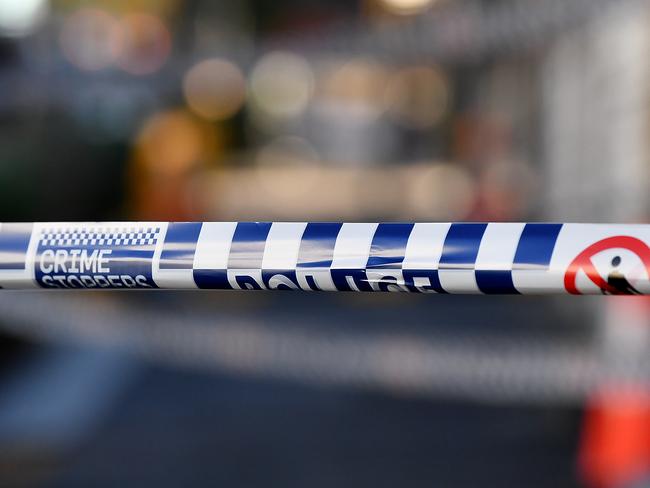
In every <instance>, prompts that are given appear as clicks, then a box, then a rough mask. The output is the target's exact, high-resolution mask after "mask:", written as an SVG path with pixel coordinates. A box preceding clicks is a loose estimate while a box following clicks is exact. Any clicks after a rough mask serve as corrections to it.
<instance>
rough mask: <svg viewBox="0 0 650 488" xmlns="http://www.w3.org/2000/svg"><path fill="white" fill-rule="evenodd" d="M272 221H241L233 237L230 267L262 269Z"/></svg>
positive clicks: (229, 259) (229, 260)
mask: <svg viewBox="0 0 650 488" xmlns="http://www.w3.org/2000/svg"><path fill="white" fill-rule="evenodd" d="M270 230H271V222H239V223H238V224H237V228H236V229H235V233H234V235H233V237H232V244H231V246H230V256H229V258H228V269H261V267H262V258H263V257H264V247H265V246H266V237H267V236H268V235H269V231H270Z"/></svg>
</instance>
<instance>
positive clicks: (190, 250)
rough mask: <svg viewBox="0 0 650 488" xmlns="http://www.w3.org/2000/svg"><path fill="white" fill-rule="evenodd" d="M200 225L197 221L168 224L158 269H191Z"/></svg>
mask: <svg viewBox="0 0 650 488" xmlns="http://www.w3.org/2000/svg"><path fill="white" fill-rule="evenodd" d="M201 226H202V224H201V223H199V222H173V223H170V224H169V226H168V227H167V234H166V236H165V243H164V244H163V250H162V253H160V265H159V268H160V269H192V263H193V262H194V253H195V252H196V243H197V241H198V239H199V233H200V232H201Z"/></svg>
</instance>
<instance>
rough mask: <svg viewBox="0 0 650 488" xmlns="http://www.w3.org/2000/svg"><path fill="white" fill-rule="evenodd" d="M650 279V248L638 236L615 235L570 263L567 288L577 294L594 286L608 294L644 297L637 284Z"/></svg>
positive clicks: (566, 278) (566, 282)
mask: <svg viewBox="0 0 650 488" xmlns="http://www.w3.org/2000/svg"><path fill="white" fill-rule="evenodd" d="M649 277H650V247H648V245H647V244H646V243H645V242H643V241H642V240H640V239H637V238H636V237H631V236H614V237H608V238H606V239H602V240H600V241H598V242H595V243H594V244H591V245H590V246H589V247H587V248H586V249H585V250H584V251H582V252H581V253H580V254H578V255H577V256H576V257H575V258H574V259H573V261H571V263H570V264H569V266H568V268H567V270H566V273H565V275H564V287H565V288H566V290H567V291H568V292H569V293H571V294H574V295H581V294H582V291H580V290H581V289H583V290H584V289H585V288H586V287H593V286H595V287H597V288H598V289H600V291H601V293H603V294H606V295H641V294H643V292H644V291H643V290H639V289H638V283H639V282H640V281H644V282H647V281H648V279H649ZM645 292H646V293H647V291H645Z"/></svg>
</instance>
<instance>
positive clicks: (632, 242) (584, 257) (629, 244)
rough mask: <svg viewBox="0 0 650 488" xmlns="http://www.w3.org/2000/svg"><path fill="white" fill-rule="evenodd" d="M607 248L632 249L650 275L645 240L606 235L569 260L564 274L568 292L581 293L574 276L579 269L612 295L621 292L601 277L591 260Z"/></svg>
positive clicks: (649, 251) (647, 249)
mask: <svg viewBox="0 0 650 488" xmlns="http://www.w3.org/2000/svg"><path fill="white" fill-rule="evenodd" d="M607 249H627V250H628V251H632V252H633V253H634V254H636V255H637V256H638V257H639V259H641V262H643V265H644V266H645V269H646V272H647V273H648V275H649V276H650V247H648V245H647V244H646V243H645V242H643V241H642V240H640V239H637V238H636V237H630V236H614V237H608V238H606V239H603V240H600V241H598V242H596V243H594V244H592V245H591V246H589V247H588V248H586V249H585V250H584V251H582V252H581V253H580V254H578V255H577V256H576V257H575V259H574V260H573V261H571V264H569V267H568V268H567V271H566V273H565V275H564V287H565V288H566V290H567V291H568V292H569V293H571V294H573V295H582V293H581V292H580V290H578V288H577V287H576V277H577V276H578V273H579V272H580V271H583V272H584V273H585V274H586V275H587V277H588V278H589V279H590V280H591V281H592V283H594V284H595V285H596V286H597V287H598V288H600V289H601V290H603V292H607V293H610V294H612V295H621V294H623V293H622V292H621V291H620V290H618V289H616V288H614V287H613V286H611V285H610V284H609V283H607V281H605V280H604V279H603V277H602V276H601V275H600V273H599V272H598V270H597V269H596V267H595V266H594V263H593V262H592V260H591V258H592V257H593V256H594V255H596V254H598V253H599V252H602V251H606V250H607Z"/></svg>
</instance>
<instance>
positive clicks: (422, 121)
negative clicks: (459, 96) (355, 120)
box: [385, 66, 450, 129]
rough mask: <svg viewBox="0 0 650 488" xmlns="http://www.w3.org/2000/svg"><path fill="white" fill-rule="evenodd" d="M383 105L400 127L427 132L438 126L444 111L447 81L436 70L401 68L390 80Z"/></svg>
mask: <svg viewBox="0 0 650 488" xmlns="http://www.w3.org/2000/svg"><path fill="white" fill-rule="evenodd" d="M385 103H386V108H387V109H388V111H389V113H390V114H391V115H392V116H393V117H394V118H395V119H396V120H397V121H398V122H400V123H401V124H403V125H405V126H407V127H410V128H414V129H426V128H428V127H431V126H434V125H436V124H438V123H439V122H440V121H441V120H442V118H443V117H444V115H445V114H446V112H447V109H448V107H449V103H450V87H449V82H448V80H447V77H446V76H445V74H444V72H443V71H442V70H440V69H438V68H433V67H427V66H415V67H408V68H403V69H401V70H399V71H396V72H395V73H393V74H392V76H391V77H390V81H389V83H388V86H387V88H386V92H385Z"/></svg>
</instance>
